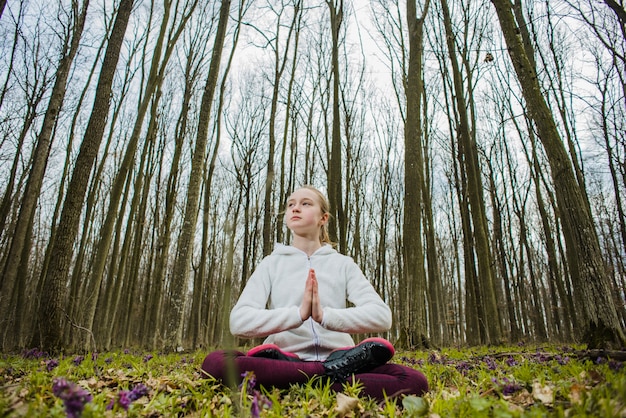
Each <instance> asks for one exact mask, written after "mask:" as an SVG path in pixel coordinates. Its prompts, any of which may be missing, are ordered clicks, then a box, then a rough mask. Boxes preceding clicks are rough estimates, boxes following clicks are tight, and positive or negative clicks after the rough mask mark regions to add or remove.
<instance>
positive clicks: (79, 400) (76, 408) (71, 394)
mask: <svg viewBox="0 0 626 418" xmlns="http://www.w3.org/2000/svg"><path fill="white" fill-rule="evenodd" d="M52 393H54V396H56V397H57V398H60V399H61V400H63V405H64V406H65V412H66V414H67V416H68V417H69V418H77V417H80V416H81V414H82V413H83V409H85V404H86V403H87V402H91V400H92V399H93V397H92V396H91V393H89V391H87V390H86V389H83V388H82V387H80V386H78V385H77V384H75V383H72V382H68V381H67V380H65V379H54V381H53V382H52Z"/></svg>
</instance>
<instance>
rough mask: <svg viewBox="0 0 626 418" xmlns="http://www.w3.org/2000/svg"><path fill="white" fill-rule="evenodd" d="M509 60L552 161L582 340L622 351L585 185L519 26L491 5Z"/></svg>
mask: <svg viewBox="0 0 626 418" xmlns="http://www.w3.org/2000/svg"><path fill="white" fill-rule="evenodd" d="M491 1H492V3H493V5H494V6H495V8H496V12H497V14H498V19H499V21H500V26H501V28H502V32H503V35H504V38H505V40H506V44H507V47H508V50H509V55H510V57H511V60H512V62H513V66H514V68H515V72H516V73H517V76H518V79H519V82H520V85H521V87H522V94H523V96H524V99H525V100H526V104H527V106H528V112H529V114H530V116H531V117H532V119H533V121H534V122H535V124H536V127H537V132H538V136H539V139H540V140H541V143H542V144H543V147H544V150H545V152H546V155H547V157H548V161H549V164H550V170H551V175H552V180H553V183H554V188H555V194H556V199H557V203H558V207H559V211H560V214H561V217H562V220H563V233H564V235H565V240H566V248H567V259H568V264H569V266H570V272H571V275H572V281H573V282H574V289H575V291H576V292H577V297H576V302H577V303H578V304H581V305H582V306H583V307H584V314H585V320H584V322H583V324H582V331H583V332H582V335H583V336H584V341H585V342H586V343H587V344H588V346H589V348H598V347H613V346H623V345H624V344H626V337H625V336H624V332H623V331H622V329H621V327H620V324H619V319H618V316H617V310H616V307H615V303H614V301H613V299H612V297H611V289H610V285H609V280H608V277H607V273H606V270H605V266H604V262H603V259H602V254H601V251H600V244H599V240H598V236H597V234H596V231H595V227H594V224H593V219H592V216H591V213H590V212H589V209H588V205H587V204H586V202H585V200H584V193H583V192H582V191H581V187H582V185H581V184H579V183H578V181H577V179H576V176H575V173H574V170H573V168H572V163H571V161H570V159H569V156H568V154H567V151H566V149H565V146H564V144H563V141H562V140H561V137H560V135H559V132H558V130H557V127H556V124H555V121H554V117H553V115H552V114H551V113H550V110H549V108H548V106H547V104H546V100H545V98H544V97H543V95H542V93H541V88H540V86H539V82H538V80H537V75H536V69H535V68H534V67H533V66H532V65H531V61H530V60H529V58H528V56H527V54H526V50H525V48H524V46H523V45H522V43H521V41H520V39H519V37H518V35H517V33H518V23H517V22H516V21H515V18H514V16H513V13H512V11H511V5H510V3H509V2H508V1H507V0H491Z"/></svg>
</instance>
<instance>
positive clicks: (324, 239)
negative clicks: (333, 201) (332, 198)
mask: <svg viewBox="0 0 626 418" xmlns="http://www.w3.org/2000/svg"><path fill="white" fill-rule="evenodd" d="M299 189H306V190H310V191H312V192H313V193H315V195H316V196H317V203H319V205H320V209H321V210H322V215H325V214H328V217H329V218H330V217H331V216H332V215H331V213H330V203H329V202H328V198H327V197H326V195H324V193H322V192H320V191H319V190H318V189H317V188H316V187H314V186H311V185H310V184H305V185H303V186H300V187H298V188H297V189H296V190H299ZM294 191H295V190H294ZM320 242H321V243H322V244H324V243H326V244H330V245H332V246H333V247H334V246H335V243H334V242H332V241H331V239H330V235H329V234H328V222H326V223H325V224H323V225H322V226H321V227H320Z"/></svg>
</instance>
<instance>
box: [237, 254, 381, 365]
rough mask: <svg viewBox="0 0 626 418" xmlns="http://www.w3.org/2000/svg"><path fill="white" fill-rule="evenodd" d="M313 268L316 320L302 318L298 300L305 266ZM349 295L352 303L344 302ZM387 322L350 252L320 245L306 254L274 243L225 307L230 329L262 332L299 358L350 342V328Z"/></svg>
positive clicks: (376, 327) (368, 328)
mask: <svg viewBox="0 0 626 418" xmlns="http://www.w3.org/2000/svg"><path fill="white" fill-rule="evenodd" d="M311 268H312V269H314V270H315V275H316V277H317V281H318V286H319V287H318V289H319V296H320V302H321V304H322V307H323V310H324V318H323V321H322V323H321V324H319V323H317V322H315V321H314V320H313V319H312V318H309V319H307V320H306V321H304V322H303V321H302V319H301V318H300V303H301V302H302V296H303V293H304V287H305V283H306V279H307V276H308V272H309V269H311ZM346 301H350V302H351V303H352V304H353V305H354V306H352V307H347V306H346V305H347V302H346ZM389 328H391V310H390V309H389V307H388V306H387V305H386V304H385V302H383V300H382V299H381V298H380V296H379V295H378V293H376V291H375V290H374V287H373V286H372V285H371V284H370V282H369V281H368V280H367V279H366V278H365V276H364V275H363V273H362V272H361V269H360V268H359V267H358V266H357V265H356V263H355V262H354V260H352V258H350V257H347V256H345V255H342V254H340V253H338V252H337V251H335V250H334V249H333V248H332V247H331V246H330V245H324V246H322V248H320V249H319V250H317V251H316V252H315V253H314V254H313V255H311V256H310V257H308V256H307V255H306V253H304V252H303V251H300V250H299V249H297V248H295V247H292V246H286V245H282V244H276V247H275V249H274V251H273V252H272V254H270V255H269V256H267V257H265V258H264V259H263V260H262V261H261V263H259V266H258V267H257V269H256V271H255V272H254V273H253V274H252V276H250V279H249V280H248V283H247V284H246V286H245V288H244V289H243V292H242V293H241V296H240V297H239V300H238V301H237V304H236V305H235V307H234V308H233V310H232V311H231V313H230V331H231V332H232V333H233V334H234V335H236V336H239V337H248V338H255V337H267V338H266V339H265V343H266V344H270V343H273V344H276V345H278V346H279V347H280V348H281V349H283V350H285V351H289V352H292V353H295V354H297V355H298V356H299V357H300V358H301V359H303V360H320V361H321V360H324V359H325V358H326V357H327V356H328V354H329V353H330V352H331V351H332V350H334V349H336V348H341V347H348V346H352V345H354V341H353V339H352V337H351V336H350V334H357V333H367V332H381V331H386V330H388V329H389Z"/></svg>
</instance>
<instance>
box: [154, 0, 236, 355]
mask: <svg viewBox="0 0 626 418" xmlns="http://www.w3.org/2000/svg"><path fill="white" fill-rule="evenodd" d="M229 10H230V0H222V2H221V6H220V17H219V23H218V27H217V33H216V35H215V41H214V43H213V52H212V54H211V64H210V67H209V74H208V76H207V80H206V84H205V86H204V93H203V95H202V103H201V105H200V114H199V115H198V131H197V135H196V144H195V149H194V152H193V157H192V161H191V176H190V178H189V185H188V188H187V204H186V206H185V216H184V221H183V227H182V230H181V233H180V236H179V240H178V249H177V253H176V260H175V264H174V272H173V276H172V284H171V287H170V299H169V309H168V316H167V318H168V319H167V335H166V348H167V349H170V350H174V349H177V348H178V347H180V346H181V344H182V322H181V321H182V319H183V309H184V305H185V292H186V287H187V280H188V278H189V265H190V263H191V255H192V248H193V245H192V244H193V238H194V235H195V230H196V222H197V220H198V204H199V202H200V184H201V183H202V179H203V177H204V175H203V174H204V173H203V172H204V159H205V155H206V144H207V141H208V136H209V129H208V128H209V120H210V116H211V107H212V104H213V96H214V94H215V87H216V85H217V79H218V76H219V69H220V61H221V59H222V51H223V49H224V39H225V37H226V28H227V26H228V13H229Z"/></svg>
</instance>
